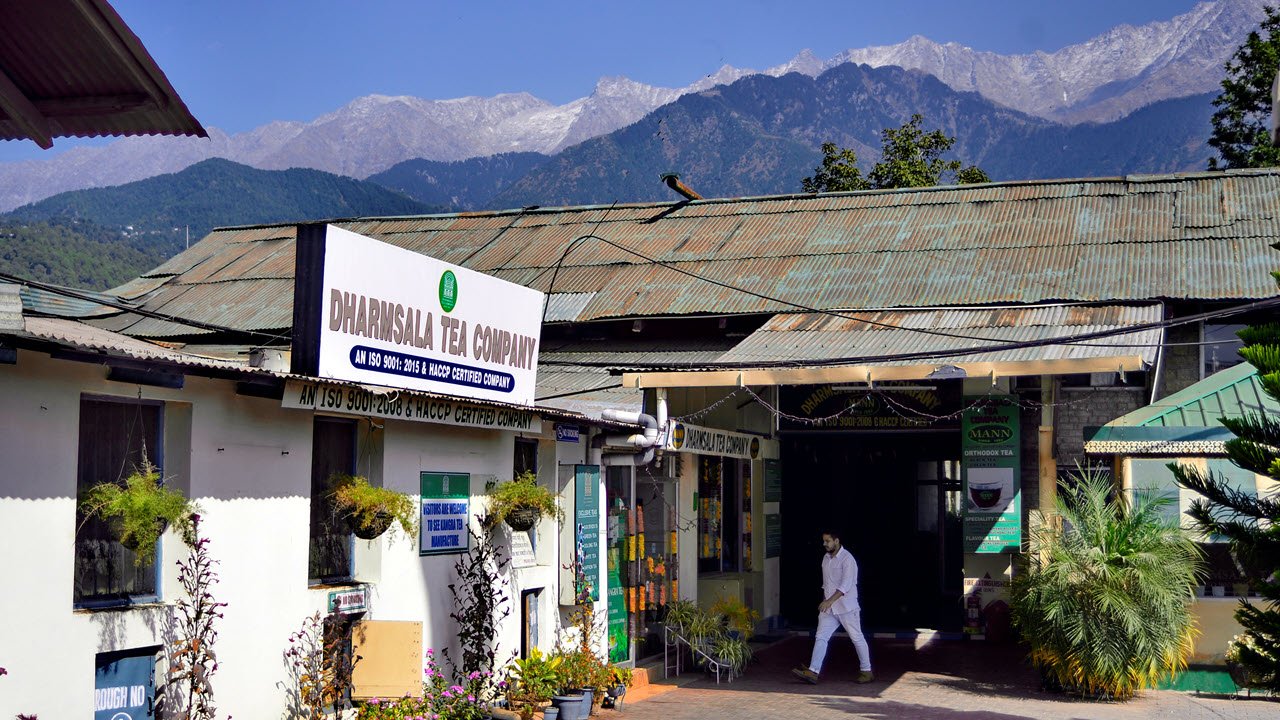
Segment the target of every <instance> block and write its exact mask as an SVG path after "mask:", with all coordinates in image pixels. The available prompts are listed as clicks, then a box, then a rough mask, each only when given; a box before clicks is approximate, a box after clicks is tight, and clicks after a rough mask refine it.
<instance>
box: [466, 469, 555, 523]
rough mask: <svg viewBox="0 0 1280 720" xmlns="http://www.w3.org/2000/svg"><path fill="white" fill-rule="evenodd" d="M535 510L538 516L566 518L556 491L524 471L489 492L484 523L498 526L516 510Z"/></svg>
mask: <svg viewBox="0 0 1280 720" xmlns="http://www.w3.org/2000/svg"><path fill="white" fill-rule="evenodd" d="M520 509H529V510H535V511H537V513H538V517H554V518H556V519H558V520H563V519H564V511H563V510H561V509H560V505H559V503H557V502H556V495H555V493H553V492H551V491H550V490H549V489H547V488H544V487H542V486H541V485H539V484H538V478H537V476H535V475H534V474H533V473H531V472H528V471H526V472H524V473H521V474H520V475H519V476H517V477H516V478H515V479H514V480H512V481H511V482H506V483H499V484H498V486H497V487H495V488H494V489H493V490H492V492H490V493H489V511H488V512H487V513H485V516H484V518H483V524H484V526H485V527H486V528H493V527H497V525H498V523H501V522H502V521H503V520H505V519H506V518H507V515H509V514H511V513H512V512H513V511H515V510H520Z"/></svg>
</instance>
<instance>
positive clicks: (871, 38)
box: [0, 0, 1196, 161]
mask: <svg viewBox="0 0 1280 720" xmlns="http://www.w3.org/2000/svg"><path fill="white" fill-rule="evenodd" d="M112 4H113V6H114V7H115V8H116V10H117V11H118V12H119V13H120V15H121V16H122V17H123V18H124V20H125V22H126V23H128V24H129V26H130V27H131V28H133V30H134V32H136V33H137V34H138V36H139V37H140V38H141V39H142V41H143V43H144V44H145V45H146V46H147V49H148V50H150V51H151V54H152V56H153V57H155V59H156V60H157V62H158V63H159V65H160V67H161V69H163V70H164V71H165V73H166V74H167V75H168V77H169V80H170V82H171V83H172V84H173V85H174V87H175V88H177V90H178V94H179V95H180V96H181V97H182V98H183V99H184V100H185V101H186V103H187V106H188V107H189V108H190V109H191V111H192V112H193V113H194V114H195V116H196V118H197V119H198V120H200V122H202V123H203V124H205V125H206V126H214V127H218V128H221V129H223V130H224V131H227V132H229V133H236V132H243V131H246V130H250V129H252V128H254V127H257V126H260V125H263V124H266V123H268V122H271V121H273V120H300V121H311V120H314V119H315V118H316V117H318V116H320V115H322V114H324V113H326V112H330V111H332V110H334V109H336V108H338V107H340V106H342V105H344V104H346V103H347V102H349V101H350V100H352V99H354V98H356V97H359V96H361V95H368V94H371V93H380V94H385V95H414V96H417V97H423V98H431V99H446V98H455V97H463V96H466V95H481V96H490V95H495V94H498V93H504V92H522V91H526V92H530V93H532V94H534V95H536V96H538V97H541V98H544V99H546V100H550V101H552V102H554V103H557V104H559V103H564V102H568V101H570V100H573V99H575V98H578V97H582V96H585V95H587V94H589V93H590V92H591V90H592V88H593V87H594V86H595V83H596V81H597V80H598V79H599V78H600V77H601V76H605V75H625V76H627V77H629V78H631V79H632V80H636V81H639V82H644V83H648V84H651V85H660V86H665V87H681V86H684V85H688V84H689V83H691V82H693V81H694V80H696V79H698V78H699V77H700V76H702V75H706V74H709V73H712V72H715V70H717V69H718V68H719V67H720V66H721V65H724V64H729V65H734V66H736V67H749V68H754V69H763V68H766V67H769V66H772V65H777V64H780V63H783V62H786V61H787V60H789V59H791V58H792V57H793V56H794V55H795V54H796V53H797V52H799V51H800V50H801V49H803V48H810V49H811V50H813V52H814V54H815V55H817V56H818V57H820V58H824V59H825V58H828V57H830V56H832V55H834V54H836V53H838V52H840V51H841V50H844V49H847V48H860V47H866V46H868V45H888V44H893V43H897V42H901V41H903V40H905V39H907V38H908V37H910V36H911V35H917V34H918V35H923V36H925V37H928V38H930V39H932V40H936V41H939V42H958V43H961V44H963V45H967V46H969V47H973V48H975V49H978V50H987V51H992V52H998V53H1028V52H1035V51H1037V50H1042V51H1045V52H1053V51H1054V50H1057V49H1059V48H1061V47H1063V46H1065V45H1071V44H1075V43H1078V42H1082V41H1084V40H1087V39H1089V38H1090V37H1093V36H1095V35H1098V34H1100V33H1102V32H1105V31H1106V30H1108V29H1110V28H1112V27H1115V26H1116V25H1119V24H1121V23H1129V24H1132V25H1142V24H1146V23H1148V22H1152V21H1155V20H1168V19H1170V18H1172V17H1173V16H1175V15H1177V14H1180V13H1184V12H1186V11H1187V10H1189V9H1191V8H1192V7H1194V5H1195V4H1196V3H1195V2H1194V0H1073V1H1072V2H1046V1H1044V0H1018V1H1015V0H897V1H895V2H873V1H871V0H832V1H830V2H825V1H824V2H798V3H783V2H776V1H775V2H756V1H754V0H736V1H734V2H697V1H696V0H695V1H694V2H645V3H624V2H616V1H613V0H595V2H570V1H551V2H529V1H528V0H524V1H518V0H512V1H510V2H498V1H492V0H475V1H468V0H462V1H461V2H457V1H455V2H451V3H440V2H424V1H422V0H419V1H417V2H414V1H413V0H367V1H366V2H361V3H354V2H350V0H344V1H342V2H337V1H330V0H314V1H311V2H303V1H301V0H298V1H290V2H285V1H280V0H258V1H257V2H246V1H242V0H219V1H218V2H209V1H208V0H200V1H195V0H112ZM74 144H75V141H73V140H70V139H61V140H55V142H54V150H52V151H40V150H39V149H38V148H37V147H36V146H35V144H34V143H31V142H29V141H26V142H23V143H16V142H0V161H7V160H18V159H27V158H40V157H49V155H50V154H51V153H56V152H57V151H58V150H59V149H66V148H69V147H72V146H74ZM95 144H102V142H101V141H100V142H98V143H95Z"/></svg>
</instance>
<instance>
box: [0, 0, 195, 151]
mask: <svg viewBox="0 0 1280 720" xmlns="http://www.w3.org/2000/svg"><path fill="white" fill-rule="evenodd" d="M0 38H3V41H0V73H2V74H3V75H5V76H7V77H8V79H9V80H11V81H12V82H13V85H14V86H15V87H16V88H17V89H18V91H19V92H20V93H21V94H22V97H21V98H18V99H17V100H14V99H10V101H9V102H8V103H6V104H5V105H4V106H3V109H0V139H3V140H16V139H32V140H35V141H36V142H37V143H39V144H40V146H41V147H45V148H48V147H50V145H51V144H52V138H55V137H65V136H76V137H98V136H102V135H152V134H159V135H195V136H198V137H208V133H206V132H205V129H204V128H203V127H202V126H201V125H200V123H199V122H198V121H197V120H196V119H195V118H194V117H192V115H191V113H190V112H188V111H187V107H186V105H185V104H183V102H182V99H181V98H179V97H178V93H177V91H175V90H174V89H173V86H172V85H170V84H169V81H168V80H167V79H166V78H165V76H164V73H163V72H161V71H160V68H159V67H157V66H156V63H155V61H154V60H153V59H152V58H151V56H150V55H149V54H148V53H147V50H146V48H145V47H143V46H142V42H141V41H140V40H139V39H138V37H137V36H136V35H134V34H133V32H132V31H131V30H130V29H129V27H128V26H127V25H125V23H124V21H123V20H121V19H120V16H119V15H118V14H116V11H115V10H114V9H112V7H111V6H110V5H109V4H108V3H107V2H105V0H11V1H10V2H6V3H5V4H4V17H3V23H0Z"/></svg>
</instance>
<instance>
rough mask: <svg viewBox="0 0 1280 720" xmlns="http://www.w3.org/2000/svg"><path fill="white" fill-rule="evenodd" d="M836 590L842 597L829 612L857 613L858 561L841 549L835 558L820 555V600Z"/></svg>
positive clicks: (825, 554) (826, 554) (840, 613)
mask: <svg viewBox="0 0 1280 720" xmlns="http://www.w3.org/2000/svg"><path fill="white" fill-rule="evenodd" d="M811 567H812V566H811ZM836 590H839V591H840V592H842V593H844V595H843V596H842V597H841V598H840V599H839V600H836V601H835V602H834V603H833V604H832V605H831V612H832V613H834V614H836V615H844V614H845V613H850V612H858V610H859V607H858V561H857V560H854V559H853V554H852V553H850V552H849V551H848V550H845V549H844V548H843V547H841V548H840V549H839V550H838V551H836V554H835V557H832V556H831V553H823V555H822V598H823V599H824V600H825V599H826V598H829V597H831V596H832V595H834V594H835V592H836Z"/></svg>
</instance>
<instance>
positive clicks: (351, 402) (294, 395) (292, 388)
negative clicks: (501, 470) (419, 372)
mask: <svg viewBox="0 0 1280 720" xmlns="http://www.w3.org/2000/svg"><path fill="white" fill-rule="evenodd" d="M280 406H281V407H286V408H294V409H299V410H321V411H324V412H332V413H339V414H344V415H360V416H373V417H382V418H390V419H392V420H410V421H413V422H429V423H438V424H441V425H461V426H464V427H478V428H491V429H494V430H518V431H520V432H531V433H540V432H542V418H540V417H538V414H537V413H535V412H533V411H531V410H523V409H521V408H492V407H482V406H479V405H472V404H471V403H466V402H459V401H457V400H445V399H443V398H424V397H410V396H407V395H405V394H404V393H398V392H395V391H394V390H392V391H390V392H388V393H385V394H381V395H378V394H374V393H372V392H370V391H368V390H365V389H364V388H356V387H342V386H340V385H325V384H323V383H315V382H307V381H303V380H290V381H289V382H288V383H286V384H285V388H284V398H283V399H282V400H281V401H280Z"/></svg>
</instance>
